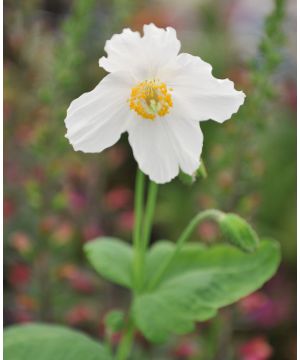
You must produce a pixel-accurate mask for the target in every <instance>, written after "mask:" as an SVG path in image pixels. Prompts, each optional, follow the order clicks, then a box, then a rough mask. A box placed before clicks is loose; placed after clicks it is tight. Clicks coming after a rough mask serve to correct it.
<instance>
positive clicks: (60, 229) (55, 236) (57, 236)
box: [51, 221, 74, 245]
mask: <svg viewBox="0 0 300 360" xmlns="http://www.w3.org/2000/svg"><path fill="white" fill-rule="evenodd" d="M73 234H74V231H73V228H72V225H71V224H70V223H68V222H66V221H65V222H62V223H60V224H59V225H58V226H57V227H56V229H55V230H54V232H53V233H52V235H51V238H52V240H53V241H54V242H55V243H57V244H59V245H65V244H67V243H69V242H70V241H71V239H72V237H73Z"/></svg>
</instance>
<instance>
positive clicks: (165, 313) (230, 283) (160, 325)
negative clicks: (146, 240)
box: [85, 211, 280, 342]
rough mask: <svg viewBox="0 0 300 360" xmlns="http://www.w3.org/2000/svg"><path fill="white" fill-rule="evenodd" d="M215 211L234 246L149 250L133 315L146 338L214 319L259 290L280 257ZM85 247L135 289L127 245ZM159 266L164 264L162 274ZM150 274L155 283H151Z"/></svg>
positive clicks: (272, 245) (113, 319)
mask: <svg viewBox="0 0 300 360" xmlns="http://www.w3.org/2000/svg"><path fill="white" fill-rule="evenodd" d="M212 212H214V211H212ZM215 212H216V219H217V221H218V223H219V225H220V227H221V230H222V231H223V233H224V234H226V235H227V237H228V239H229V241H230V242H231V243H232V244H233V245H235V246H236V247H233V246H230V245H227V244H224V245H216V246H212V247H206V246H204V245H201V244H198V243H191V244H185V245H180V248H179V249H178V245H176V244H174V243H171V242H168V241H159V242H158V243H156V244H155V245H154V246H153V247H152V248H151V249H150V250H148V252H147V254H146V263H145V272H144V274H145V276H144V284H143V286H142V291H139V292H138V293H137V295H136V296H135V299H134V303H133V317H134V320H135V323H136V326H137V327H138V328H139V330H140V331H141V332H142V333H143V334H144V335H145V336H146V338H147V339H149V340H150V341H153V342H161V341H164V340H166V338H167V337H168V336H169V335H170V334H173V333H175V334H185V333H188V332H190V331H192V330H193V328H194V323H195V321H204V320H207V319H209V318H211V317H213V316H214V315H215V314H216V313H217V310H218V309H219V308H220V307H223V306H226V305H229V304H232V303H233V302H235V301H237V300H238V299H240V298H241V297H244V296H246V295H248V294H250V293H251V292H253V291H255V290H256V289H258V288H260V287H261V286H262V285H263V284H264V282H265V281H267V280H268V279H269V278H270V277H271V276H272V275H273V274H274V272H275V271H276V269H277V267H278V264H279V261H280V254H279V247H278V245H277V243H276V242H274V241H270V240H264V241H262V242H260V243H258V237H257V235H256V233H255V232H254V230H253V229H252V228H251V227H250V225H248V224H247V222H246V221H245V220H243V219H242V218H240V217H239V216H237V215H234V214H222V213H221V212H218V211H215ZM245 250H246V251H247V252H245ZM85 251H86V255H87V257H88V259H89V261H90V263H91V264H92V266H93V267H94V268H95V269H96V270H97V272H98V273H99V274H101V275H102V276H103V277H104V278H106V279H108V280H111V281H113V282H114V283H116V284H119V285H123V286H125V287H128V288H132V289H134V288H135V286H134V283H133V276H132V270H133V251H132V249H131V247H130V246H129V245H127V244H125V243H124V242H122V241H120V240H118V239H113V238H103V239H97V240H94V241H91V242H89V243H88V244H86V245H85ZM249 251H251V252H249ZM170 259H172V261H170ZM163 264H167V266H166V267H164V271H163V272H161V266H162V265H163ZM157 274H159V276H158V278H157ZM154 278H155V279H156V278H157V280H158V281H155V282H154V283H153V279H154ZM108 320H109V323H110V324H111V325H112V326H113V327H115V324H121V323H122V322H123V315H122V314H119V313H113V314H112V315H111V316H110V317H109V318H108Z"/></svg>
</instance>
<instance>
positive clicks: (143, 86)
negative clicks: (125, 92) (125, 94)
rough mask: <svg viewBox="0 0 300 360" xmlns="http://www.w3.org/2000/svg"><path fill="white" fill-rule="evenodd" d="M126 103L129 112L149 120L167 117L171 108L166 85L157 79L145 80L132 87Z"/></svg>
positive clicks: (170, 98) (170, 99)
mask: <svg viewBox="0 0 300 360" xmlns="http://www.w3.org/2000/svg"><path fill="white" fill-rule="evenodd" d="M169 90H170V91H171V89H169ZM172 90H173V89H172ZM128 101H129V106H130V109H131V110H134V111H135V112H136V113H137V114H138V115H140V116H142V117H143V118H144V119H149V120H154V119H155V118H156V116H165V115H167V114H168V113H169V110H170V107H172V106H173V102H172V96H171V94H170V93H169V91H168V88H167V85H166V84H165V83H163V82H161V81H159V80H157V79H154V80H145V81H143V82H140V83H139V84H137V85H136V86H134V87H133V88H132V89H131V95H130V99H129V100H128Z"/></svg>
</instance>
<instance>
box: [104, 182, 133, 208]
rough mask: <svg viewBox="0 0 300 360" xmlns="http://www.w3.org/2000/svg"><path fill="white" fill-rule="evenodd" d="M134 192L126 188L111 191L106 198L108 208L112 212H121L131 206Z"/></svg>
mask: <svg viewBox="0 0 300 360" xmlns="http://www.w3.org/2000/svg"><path fill="white" fill-rule="evenodd" d="M131 200H132V192H131V190H129V189H127V188H125V187H118V188H115V189H112V190H110V191H109V192H108V193H107V194H106V196H105V203H106V206H107V207H108V208H109V209H110V210H120V209H124V208H126V207H128V206H130V205H131Z"/></svg>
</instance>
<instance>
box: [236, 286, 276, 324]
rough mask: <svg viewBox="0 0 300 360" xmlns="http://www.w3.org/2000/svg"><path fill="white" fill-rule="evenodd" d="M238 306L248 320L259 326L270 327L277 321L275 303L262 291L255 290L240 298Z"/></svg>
mask: <svg viewBox="0 0 300 360" xmlns="http://www.w3.org/2000/svg"><path fill="white" fill-rule="evenodd" d="M238 307H239V309H240V310H241V311H242V313H243V314H244V315H245V316H246V317H247V318H248V320H250V321H251V322H255V323H256V324H259V325H260V326H264V327H272V326H274V325H276V324H277V322H278V316H277V310H276V305H275V303H274V302H273V301H272V300H271V299H270V298H269V297H268V296H266V295H265V294H264V293H262V292H259V291H257V292H255V293H253V294H251V295H249V296H247V297H246V298H243V299H241V300H240V301H239V303H238Z"/></svg>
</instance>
